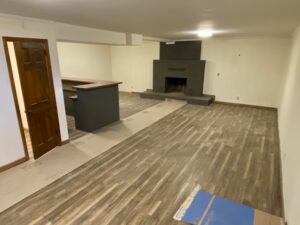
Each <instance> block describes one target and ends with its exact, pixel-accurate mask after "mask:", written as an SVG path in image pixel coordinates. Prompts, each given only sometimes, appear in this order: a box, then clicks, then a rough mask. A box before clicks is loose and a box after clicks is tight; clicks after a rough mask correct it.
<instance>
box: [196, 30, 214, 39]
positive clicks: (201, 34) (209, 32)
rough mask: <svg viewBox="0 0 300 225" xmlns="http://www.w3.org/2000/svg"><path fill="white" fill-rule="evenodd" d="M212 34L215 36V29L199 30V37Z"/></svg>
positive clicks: (207, 36)
mask: <svg viewBox="0 0 300 225" xmlns="http://www.w3.org/2000/svg"><path fill="white" fill-rule="evenodd" d="M212 36H213V31H212V30H201V31H198V37H200V38H210V37H212Z"/></svg>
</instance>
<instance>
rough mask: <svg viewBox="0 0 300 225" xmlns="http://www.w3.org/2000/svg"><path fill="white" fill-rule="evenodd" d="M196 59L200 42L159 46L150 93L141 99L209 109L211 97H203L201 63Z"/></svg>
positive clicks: (203, 68)
mask: <svg viewBox="0 0 300 225" xmlns="http://www.w3.org/2000/svg"><path fill="white" fill-rule="evenodd" d="M200 58H201V41H183V42H176V43H175V44H173V45H168V44H166V43H161V44H160V60H154V61H153V90H147V91H146V92H144V93H142V94H141V97H144V98H156V99H166V98H175V99H179V100H186V101H187V102H188V103H191V104H199V105H210V104H211V103H212V102H213V101H214V96H208V95H203V82H204V72H205V61H204V60H200Z"/></svg>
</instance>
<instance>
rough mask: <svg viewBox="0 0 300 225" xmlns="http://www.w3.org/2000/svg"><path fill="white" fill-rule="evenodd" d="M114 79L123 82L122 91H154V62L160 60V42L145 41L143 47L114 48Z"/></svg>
mask: <svg viewBox="0 0 300 225" xmlns="http://www.w3.org/2000/svg"><path fill="white" fill-rule="evenodd" d="M111 56H112V79H113V80H115V81H122V82H123V84H122V85H120V90H121V91H128V92H143V91H145V90H146V89H152V80H153V79H152V78H153V60H155V59H159V42H154V41H144V42H143V45H141V46H112V47H111Z"/></svg>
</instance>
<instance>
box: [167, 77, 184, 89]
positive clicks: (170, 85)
mask: <svg viewBox="0 0 300 225" xmlns="http://www.w3.org/2000/svg"><path fill="white" fill-rule="evenodd" d="M186 84H187V78H177V77H166V81H165V85H166V90H165V92H167V93H170V92H182V93H185V90H186Z"/></svg>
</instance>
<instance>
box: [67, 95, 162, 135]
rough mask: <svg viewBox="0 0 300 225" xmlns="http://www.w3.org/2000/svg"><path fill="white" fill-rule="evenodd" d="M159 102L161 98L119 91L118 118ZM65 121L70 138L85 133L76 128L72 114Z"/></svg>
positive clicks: (123, 117)
mask: <svg viewBox="0 0 300 225" xmlns="http://www.w3.org/2000/svg"><path fill="white" fill-rule="evenodd" d="M161 102H162V101H161V100H156V99H146V98H141V97H140V95H139V94H136V93H129V92H119V104H120V118H121V119H125V118H126V117H128V116H132V115H133V114H135V113H138V112H140V111H143V110H145V109H147V108H149V107H151V106H154V105H156V104H158V103H161ZM67 123H68V131H69V136H70V140H76V139H78V138H80V137H82V136H84V135H86V134H87V133H86V132H84V131H80V130H77V129H76V127H75V120H74V117H73V116H67Z"/></svg>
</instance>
